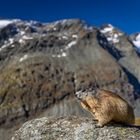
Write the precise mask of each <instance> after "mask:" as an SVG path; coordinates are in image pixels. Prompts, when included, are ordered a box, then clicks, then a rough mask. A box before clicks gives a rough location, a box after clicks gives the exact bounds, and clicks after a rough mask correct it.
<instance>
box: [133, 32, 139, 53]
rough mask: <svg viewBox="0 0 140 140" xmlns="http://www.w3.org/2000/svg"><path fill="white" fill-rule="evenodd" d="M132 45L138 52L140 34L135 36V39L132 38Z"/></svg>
mask: <svg viewBox="0 0 140 140" xmlns="http://www.w3.org/2000/svg"><path fill="white" fill-rule="evenodd" d="M132 43H133V44H134V46H135V47H136V48H137V49H138V51H139V52H140V33H139V34H137V35H136V37H135V38H134V40H132Z"/></svg>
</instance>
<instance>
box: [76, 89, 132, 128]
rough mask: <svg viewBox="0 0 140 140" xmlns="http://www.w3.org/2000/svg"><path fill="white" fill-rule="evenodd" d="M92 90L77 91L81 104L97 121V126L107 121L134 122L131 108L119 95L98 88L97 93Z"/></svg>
mask: <svg viewBox="0 0 140 140" xmlns="http://www.w3.org/2000/svg"><path fill="white" fill-rule="evenodd" d="M91 94H92V92H88V91H87V92H77V93H76V96H77V98H78V99H80V102H81V105H82V107H83V108H84V109H86V110H88V111H89V112H90V113H91V114H92V115H93V116H94V118H95V120H97V121H98V124H97V125H99V126H104V125H106V124H108V123H109V122H111V121H113V122H120V123H124V124H135V116H134V111H133V108H132V107H131V106H130V105H129V104H128V102H127V101H125V100H124V99H123V98H121V97H120V96H119V95H117V94H115V93H113V92H111V91H107V90H103V89H102V90H98V91H97V94H96V95H95V94H92V95H91Z"/></svg>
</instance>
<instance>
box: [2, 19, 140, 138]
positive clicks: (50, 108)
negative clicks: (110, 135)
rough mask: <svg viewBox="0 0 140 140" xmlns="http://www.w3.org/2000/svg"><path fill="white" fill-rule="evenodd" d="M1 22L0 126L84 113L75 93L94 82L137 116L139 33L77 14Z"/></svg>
mask: <svg viewBox="0 0 140 140" xmlns="http://www.w3.org/2000/svg"><path fill="white" fill-rule="evenodd" d="M4 21H5V22H4ZM0 22H3V24H1V25H2V26H0V125H1V128H2V129H5V127H10V128H12V126H13V125H14V126H16V125H17V126H18V124H21V123H23V122H25V121H26V120H28V119H30V118H34V117H37V116H67V115H81V116H83V115H88V114H87V113H85V112H83V110H82V109H81V108H80V106H79V105H78V103H77V100H76V99H75V96H74V93H75V92H76V91H77V90H79V89H87V88H93V87H99V88H104V89H108V90H112V91H114V92H117V93H118V94H120V95H121V96H122V97H123V98H124V99H126V100H127V101H128V102H129V103H130V104H131V105H133V107H134V108H135V111H136V115H137V116H138V115H139V116H140V114H138V113H137V109H138V108H140V104H139V100H140V99H139V93H140V70H139V66H140V58H139V51H138V49H139V44H138V41H139V40H138V39H139V38H138V36H139V34H135V35H132V36H128V35H126V34H125V33H123V32H122V31H120V30H118V29H117V28H115V27H113V26H112V25H110V24H108V25H103V26H102V27H101V28H96V27H89V26H88V25H86V23H85V22H83V21H81V20H78V19H71V20H62V21H57V22H54V23H49V24H44V23H39V22H35V21H29V22H27V21H21V20H0ZM136 42H137V43H136ZM2 132H3V131H2ZM3 135H4V134H3Z"/></svg>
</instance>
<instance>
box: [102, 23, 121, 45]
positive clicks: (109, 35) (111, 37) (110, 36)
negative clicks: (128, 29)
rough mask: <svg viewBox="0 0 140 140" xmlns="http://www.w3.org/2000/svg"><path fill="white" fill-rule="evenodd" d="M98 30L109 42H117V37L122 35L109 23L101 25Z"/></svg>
mask: <svg viewBox="0 0 140 140" xmlns="http://www.w3.org/2000/svg"><path fill="white" fill-rule="evenodd" d="M100 32H101V33H102V34H104V35H105V36H106V39H107V41H108V42H110V43H111V44H115V43H119V41H120V40H119V37H120V36H122V35H123V33H121V32H119V31H118V30H117V29H116V28H115V27H113V26H112V25H111V24H107V25H105V26H104V27H102V28H101V29H100Z"/></svg>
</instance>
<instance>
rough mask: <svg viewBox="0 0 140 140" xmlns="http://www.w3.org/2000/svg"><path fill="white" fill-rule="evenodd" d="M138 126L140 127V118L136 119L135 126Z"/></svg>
mask: <svg viewBox="0 0 140 140" xmlns="http://www.w3.org/2000/svg"><path fill="white" fill-rule="evenodd" d="M134 125H137V126H140V118H135V124H134Z"/></svg>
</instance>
